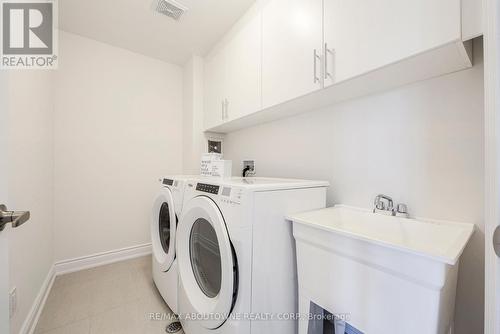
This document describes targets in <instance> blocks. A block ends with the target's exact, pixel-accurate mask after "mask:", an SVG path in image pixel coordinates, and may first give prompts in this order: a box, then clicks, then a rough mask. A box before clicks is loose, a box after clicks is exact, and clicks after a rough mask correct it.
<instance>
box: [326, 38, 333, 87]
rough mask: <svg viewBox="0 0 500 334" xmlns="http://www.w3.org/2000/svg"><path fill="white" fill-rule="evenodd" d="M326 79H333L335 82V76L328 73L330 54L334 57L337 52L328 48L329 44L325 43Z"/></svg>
mask: <svg viewBox="0 0 500 334" xmlns="http://www.w3.org/2000/svg"><path fill="white" fill-rule="evenodd" d="M324 52H325V79H329V78H330V79H332V80H333V76H332V74H330V73H328V54H331V55H333V54H334V52H335V50H334V49H329V48H328V43H325V50H324Z"/></svg>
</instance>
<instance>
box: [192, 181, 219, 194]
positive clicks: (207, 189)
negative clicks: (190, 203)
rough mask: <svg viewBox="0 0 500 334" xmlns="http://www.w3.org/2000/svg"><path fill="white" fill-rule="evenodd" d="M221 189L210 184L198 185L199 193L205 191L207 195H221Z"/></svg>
mask: <svg viewBox="0 0 500 334" xmlns="http://www.w3.org/2000/svg"><path fill="white" fill-rule="evenodd" d="M219 188H220V187H219V186H216V185H214V184H208V183H198V184H197V185H196V190H197V191H203V192H205V193H209V194H214V195H217V194H219Z"/></svg>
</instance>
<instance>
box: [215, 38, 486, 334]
mask: <svg viewBox="0 0 500 334" xmlns="http://www.w3.org/2000/svg"><path fill="white" fill-rule="evenodd" d="M481 48H482V45H477V44H476V45H475V50H476V51H479V52H476V53H479V54H480V53H481V52H480V49H481ZM481 58H482V57H481V55H479V56H477V57H476V59H475V62H476V65H475V66H474V67H473V68H472V69H470V70H467V71H462V72H459V73H455V74H451V75H447V76H444V77H440V78H436V79H433V80H428V81H425V82H420V83H416V84H413V85H411V86H407V87H403V88H401V89H397V90H393V91H390V92H387V93H384V94H379V95H374V96H369V97H366V98H362V99H357V100H354V101H350V102H346V103H343V104H340V105H336V106H332V107H329V108H326V109H325V110H318V111H315V112H309V113H306V114H302V115H299V116H296V117H293V118H288V119H284V120H281V121H276V122H273V123H268V124H264V125H260V126H256V127H253V128H249V129H244V130H241V131H238V132H234V133H231V134H229V135H228V136H227V137H226V149H225V158H226V159H232V160H233V174H234V175H237V174H239V172H240V168H239V166H240V164H241V160H242V159H244V158H254V159H256V167H257V174H258V175H260V176H274V177H296V178H308V179H325V180H329V181H330V182H331V187H330V190H329V192H328V202H329V204H334V203H344V204H349V205H354V206H358V207H366V208H370V207H371V206H372V203H373V198H374V197H375V195H376V194H378V193H384V194H387V195H390V196H393V197H394V198H395V200H397V201H400V202H405V203H407V204H408V206H409V209H410V213H411V214H412V215H414V216H420V217H429V218H435V219H449V220H456V221H464V222H472V223H475V224H477V225H478V226H479V228H480V230H479V231H477V232H476V233H475V235H474V237H473V240H472V241H471V243H470V245H469V247H468V248H467V250H466V252H465V255H464V257H463V261H462V267H461V270H460V278H459V287H458V296H457V312H456V333H457V334H470V333H482V332H483V330H482V328H483V289H484V288H483V281H484V269H483V268H484V234H483V231H484V229H483V228H484V225H483V177H484V176H483V161H484V155H483V139H484V138H483V137H484V129H483V110H484V108H483V65H482V59H481Z"/></svg>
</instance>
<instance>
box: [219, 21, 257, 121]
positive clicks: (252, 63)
mask: <svg viewBox="0 0 500 334" xmlns="http://www.w3.org/2000/svg"><path fill="white" fill-rule="evenodd" d="M261 28H262V21H261V15H260V14H258V15H257V16H255V17H253V18H252V19H251V20H249V21H248V22H246V24H245V25H244V26H243V27H242V28H241V30H239V31H238V32H237V33H236V34H235V35H234V37H233V38H232V39H231V41H230V43H228V44H227V46H226V50H225V51H226V52H225V53H226V56H227V60H226V66H227V69H226V71H227V72H226V73H227V76H226V79H227V85H226V95H227V97H226V98H227V106H226V107H227V110H226V121H228V120H231V119H235V118H239V117H242V116H245V115H248V114H250V113H253V112H256V111H259V110H260V109H261V108H262V106H261V85H260V78H261V41H262V39H261V36H262V35H261Z"/></svg>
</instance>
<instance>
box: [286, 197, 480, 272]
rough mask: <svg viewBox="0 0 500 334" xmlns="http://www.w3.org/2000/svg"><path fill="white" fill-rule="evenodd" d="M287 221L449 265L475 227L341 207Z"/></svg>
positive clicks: (454, 259)
mask: <svg viewBox="0 0 500 334" xmlns="http://www.w3.org/2000/svg"><path fill="white" fill-rule="evenodd" d="M287 219H288V220H291V221H293V222H294V223H297V224H304V225H309V226H311V227H315V228H318V229H322V230H325V231H330V232H333V233H337V234H341V235H344V236H348V237H352V238H355V239H360V240H364V241H367V242H371V243H376V244H378V245H383V246H387V247H390V248H393V249H394V248H395V249H399V250H401V251H405V252H411V253H414V254H418V255H422V256H425V257H429V258H432V259H434V260H439V261H441V262H445V263H448V264H451V265H454V264H456V263H457V261H458V259H459V257H460V255H461V254H462V252H463V250H464V248H465V246H466V244H467V242H468V241H469V239H470V237H471V235H472V233H473V232H474V228H475V227H474V225H473V224H465V223H453V222H435V221H429V220H423V219H408V218H399V217H392V216H386V215H383V214H374V213H372V212H370V211H367V210H363V209H357V208H351V207H347V206H343V205H337V206H334V207H331V208H326V209H322V210H316V211H310V212H304V213H299V214H295V215H291V216H289V217H287Z"/></svg>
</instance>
